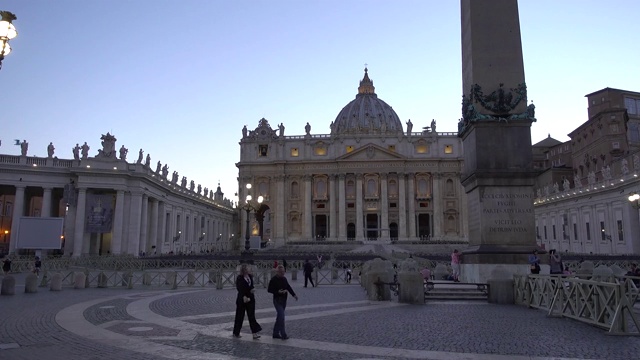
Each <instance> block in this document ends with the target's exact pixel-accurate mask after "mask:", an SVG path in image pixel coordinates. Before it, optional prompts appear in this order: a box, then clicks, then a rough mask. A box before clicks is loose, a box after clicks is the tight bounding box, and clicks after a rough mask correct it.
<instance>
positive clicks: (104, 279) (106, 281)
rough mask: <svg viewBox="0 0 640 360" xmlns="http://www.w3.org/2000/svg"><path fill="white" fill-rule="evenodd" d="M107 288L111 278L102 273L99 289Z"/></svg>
mask: <svg viewBox="0 0 640 360" xmlns="http://www.w3.org/2000/svg"><path fill="white" fill-rule="evenodd" d="M107 287H109V278H108V277H107V275H105V273H104V272H103V271H100V273H99V274H98V288H100V289H106V288H107Z"/></svg>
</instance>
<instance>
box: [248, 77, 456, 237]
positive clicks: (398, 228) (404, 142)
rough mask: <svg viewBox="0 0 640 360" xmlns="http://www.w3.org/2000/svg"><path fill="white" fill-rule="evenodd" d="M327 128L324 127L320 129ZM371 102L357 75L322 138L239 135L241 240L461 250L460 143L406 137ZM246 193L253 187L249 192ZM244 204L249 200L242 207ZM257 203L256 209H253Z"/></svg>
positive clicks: (370, 89) (438, 136)
mask: <svg viewBox="0 0 640 360" xmlns="http://www.w3.org/2000/svg"><path fill="white" fill-rule="evenodd" d="M329 121H330V120H329V119H328V120H327V122H329ZM405 125H406V129H405V128H404V127H403V123H402V121H401V120H400V118H399V117H398V115H397V114H396V112H395V111H394V110H393V109H392V107H391V106H389V105H388V104H387V103H385V102H384V101H383V100H381V99H380V98H378V96H377V94H376V93H375V88H374V86H373V81H372V80H371V79H370V78H369V75H368V71H367V69H365V73H364V77H363V79H362V80H361V81H360V85H359V87H358V93H357V95H356V97H355V99H354V100H352V101H351V102H349V103H348V104H347V105H346V106H344V108H342V110H340V111H338V115H337V117H336V118H335V119H334V121H332V122H331V123H330V129H331V131H330V133H329V134H313V133H312V132H311V125H310V124H309V123H307V125H306V127H305V133H304V134H301V135H285V134H284V128H285V126H284V124H282V123H281V124H279V125H277V127H276V126H274V127H272V126H271V124H270V123H269V121H268V120H266V119H264V118H263V119H261V120H260V121H259V122H258V124H257V127H255V128H254V129H248V128H247V127H246V126H245V127H244V128H243V130H242V139H241V140H240V161H239V162H238V163H237V164H236V165H237V167H238V170H239V178H238V179H239V192H238V195H239V201H240V203H239V207H240V208H243V209H245V210H247V211H242V212H241V216H242V219H241V224H245V223H246V224H247V226H246V227H245V226H242V225H241V229H242V236H243V237H245V236H247V234H246V232H247V231H249V232H250V233H249V234H248V235H250V236H259V237H260V238H261V240H262V242H263V243H264V242H271V243H272V244H274V245H276V246H280V245H284V244H287V243H291V242H313V241H337V242H343V241H352V240H355V241H379V242H390V241H396V240H399V241H420V240H423V241H437V240H449V241H454V240H455V241H467V240H468V239H467V238H466V236H467V235H466V234H467V233H468V230H467V215H466V211H467V205H466V195H465V193H464V190H463V189H462V187H461V185H460V172H461V168H462V154H463V149H462V142H461V140H460V139H459V138H458V137H457V132H450V133H446V132H437V131H436V123H435V121H432V122H431V126H427V127H424V130H423V131H419V132H414V131H413V124H412V123H411V120H408V121H407V122H406V123H405ZM247 184H250V185H251V186H250V187H248V186H247ZM248 199H250V200H248ZM257 199H260V200H261V202H258V201H256V200H257Z"/></svg>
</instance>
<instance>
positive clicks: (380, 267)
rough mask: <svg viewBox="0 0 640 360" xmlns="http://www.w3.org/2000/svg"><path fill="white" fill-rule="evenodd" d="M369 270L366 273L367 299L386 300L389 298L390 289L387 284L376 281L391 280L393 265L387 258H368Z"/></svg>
mask: <svg viewBox="0 0 640 360" xmlns="http://www.w3.org/2000/svg"><path fill="white" fill-rule="evenodd" d="M370 261H371V270H370V271H369V273H368V274H367V286H366V289H367V295H368V298H369V300H374V301H376V300H380V301H388V300H391V289H390V287H389V285H380V284H376V283H378V282H385V283H391V282H393V275H394V273H395V272H394V270H393V265H392V263H391V261H389V260H382V259H380V258H377V259H373V260H370Z"/></svg>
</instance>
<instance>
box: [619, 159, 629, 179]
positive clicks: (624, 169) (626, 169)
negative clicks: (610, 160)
mask: <svg viewBox="0 0 640 360" xmlns="http://www.w3.org/2000/svg"><path fill="white" fill-rule="evenodd" d="M620 171H621V172H622V175H627V174H629V162H628V161H627V159H622V165H621V166H620Z"/></svg>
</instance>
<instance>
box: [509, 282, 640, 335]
mask: <svg viewBox="0 0 640 360" xmlns="http://www.w3.org/2000/svg"><path fill="white" fill-rule="evenodd" d="M633 280H634V278H624V279H623V281H620V280H617V281H616V282H602V281H594V280H587V279H580V278H576V277H563V276H559V275H528V276H519V275H516V276H514V291H515V301H516V304H520V305H527V306H529V307H533V308H537V309H544V310H547V311H548V314H549V316H562V317H568V318H571V319H575V320H578V321H581V322H585V323H587V324H590V325H594V326H598V327H601V328H604V329H606V330H607V331H608V333H609V334H615V335H640V322H638V319H637V317H636V315H635V313H634V311H633V304H634V303H635V301H636V300H637V299H638V288H637V287H636V285H635V283H634V281H633ZM630 323H633V325H634V327H633V328H632V327H631V326H629V325H630Z"/></svg>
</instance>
